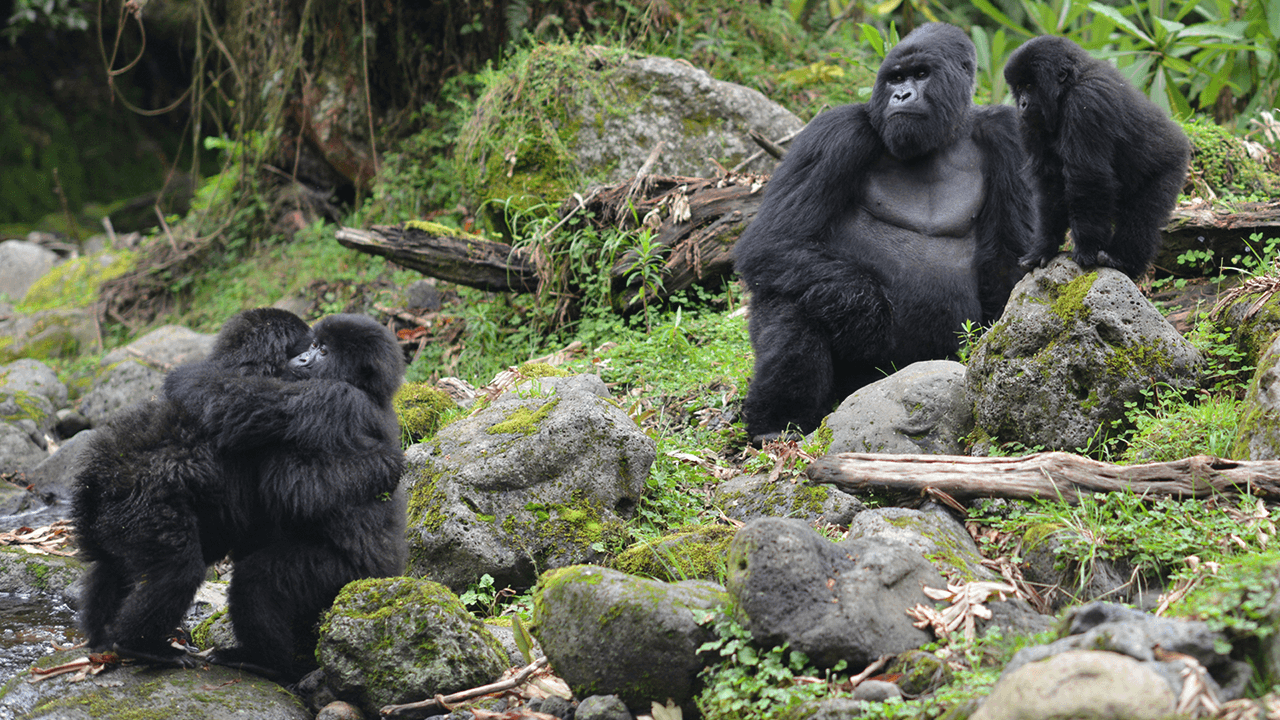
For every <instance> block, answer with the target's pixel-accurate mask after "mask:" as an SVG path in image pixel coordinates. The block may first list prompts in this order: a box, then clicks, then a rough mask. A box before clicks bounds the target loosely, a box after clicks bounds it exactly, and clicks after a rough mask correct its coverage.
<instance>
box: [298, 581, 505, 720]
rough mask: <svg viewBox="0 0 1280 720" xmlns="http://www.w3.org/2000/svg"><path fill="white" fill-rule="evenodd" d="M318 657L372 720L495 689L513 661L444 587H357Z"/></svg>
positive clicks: (327, 630) (347, 595) (326, 624)
mask: <svg viewBox="0 0 1280 720" xmlns="http://www.w3.org/2000/svg"><path fill="white" fill-rule="evenodd" d="M316 657H317V658H318V659H319V661H320V666H321V669H323V670H324V674H325V679H326V682H327V683H328V685H329V686H330V687H332V688H333V690H334V691H335V692H336V693H337V695H338V697H339V698H341V699H344V700H348V701H350V702H352V703H355V704H356V705H357V706H359V707H360V709H361V710H363V711H364V712H366V713H369V714H370V716H371V717H377V716H378V711H379V709H380V708H381V707H382V706H384V705H396V704H402V703H409V702H416V701H418V700H423V699H425V698H429V697H433V696H434V695H436V694H441V695H448V694H450V693H455V692H459V691H461V690H467V689H469V688H473V687H478V686H480V685H485V684H487V683H491V682H494V681H495V680H497V679H498V677H499V676H500V675H502V672H503V671H504V670H506V669H507V654H506V652H505V651H504V650H503V649H502V646H501V645H500V644H499V643H498V641H497V640H495V639H494V637H493V635H491V634H489V631H488V630H487V629H485V626H484V624H483V623H481V622H480V621H479V620H477V619H476V618H475V616H473V615H472V614H471V613H469V612H467V610H466V608H464V607H463V606H462V602H461V601H459V600H458V598H457V596H456V595H454V594H453V593H451V592H449V590H448V588H445V587H444V586H443V585H440V584H439V583H434V582H431V581H428V580H418V579H415V578H404V577H400V578H380V579H373V580H358V581H356V582H353V583H350V584H348V585H347V586H346V587H344V588H343V589H342V592H340V593H338V597H337V599H336V600H334V603H333V608H332V609H331V610H329V612H328V613H326V614H325V616H324V618H323V620H322V621H321V627H320V643H319V645H318V646H317V648H316Z"/></svg>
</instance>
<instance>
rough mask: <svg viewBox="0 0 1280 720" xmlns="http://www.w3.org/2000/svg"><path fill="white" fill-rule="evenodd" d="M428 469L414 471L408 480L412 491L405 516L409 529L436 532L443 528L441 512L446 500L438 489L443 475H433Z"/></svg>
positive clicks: (437, 473) (436, 473) (442, 514)
mask: <svg viewBox="0 0 1280 720" xmlns="http://www.w3.org/2000/svg"><path fill="white" fill-rule="evenodd" d="M429 467H430V466H428V468H429ZM428 468H423V469H421V470H417V471H415V472H414V473H413V475H412V476H411V477H410V479H409V481H410V487H411V488H412V489H411V490H410V491H409V503H408V508H407V510H406V514H407V517H408V519H409V526H410V527H415V528H421V529H422V530H423V531H424V532H437V531H438V530H440V528H442V527H444V520H445V518H444V513H443V512H441V510H442V509H443V507H444V503H445V500H446V499H447V498H446V497H445V494H444V491H443V490H442V489H441V488H440V478H441V477H442V476H443V475H444V473H442V472H435V473H433V472H431V471H430V470H429V469H428Z"/></svg>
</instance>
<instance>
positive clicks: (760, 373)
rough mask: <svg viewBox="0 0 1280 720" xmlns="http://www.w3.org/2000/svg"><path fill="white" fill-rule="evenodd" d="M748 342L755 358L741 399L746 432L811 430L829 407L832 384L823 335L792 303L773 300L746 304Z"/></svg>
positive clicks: (758, 435)
mask: <svg viewBox="0 0 1280 720" xmlns="http://www.w3.org/2000/svg"><path fill="white" fill-rule="evenodd" d="M751 345H752V346H753V347H754V348H755V351H756V363H755V375H754V377H752V379H751V386H750V388H749V389H748V391H747V400H746V402H745V404H744V410H745V412H746V416H747V433H748V434H749V435H750V436H751V438H752V439H753V440H762V439H769V438H770V437H772V436H775V435H776V434H778V433H782V432H785V431H786V430H787V428H788V427H793V429H796V428H798V429H799V430H800V431H801V432H806V433H807V432H811V431H813V430H814V428H816V427H817V426H818V424H819V423H820V422H822V418H823V416H825V415H826V414H827V412H829V411H830V410H831V407H830V405H831V403H832V390H833V388H834V387H835V377H834V367H833V364H832V360H831V345H830V341H829V339H828V337H827V334H826V333H823V332H821V331H820V330H819V329H818V328H817V327H815V326H814V324H813V323H812V321H811V319H810V318H808V317H806V316H805V314H804V313H802V312H801V311H800V308H799V307H798V306H797V305H795V304H793V303H782V302H775V303H770V304H769V305H767V306H757V307H753V308H752V312H751Z"/></svg>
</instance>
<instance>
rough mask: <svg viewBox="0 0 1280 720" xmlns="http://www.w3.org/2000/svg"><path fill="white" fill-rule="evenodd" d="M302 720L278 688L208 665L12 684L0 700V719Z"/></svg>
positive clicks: (64, 655) (62, 659) (77, 653)
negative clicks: (191, 668)
mask: <svg viewBox="0 0 1280 720" xmlns="http://www.w3.org/2000/svg"><path fill="white" fill-rule="evenodd" d="M84 656H85V651H84V649H78V650H65V651H61V652H57V653H54V654H53V655H49V656H47V657H45V658H43V659H41V660H40V661H39V662H37V663H36V666H37V667H44V668H47V667H52V666H54V665H59V664H62V663H68V662H71V661H73V660H77V659H80V658H83V657H84ZM246 708H250V709H251V711H250V712H249V714H250V715H251V716H252V717H253V718H254V720H310V718H311V713H310V712H308V711H307V710H306V709H305V708H303V707H302V705H301V704H300V703H299V702H298V700H297V699H296V698H294V697H293V696H292V695H290V694H289V693H287V692H282V691H281V689H280V686H279V685H277V684H275V683H273V682H271V681H269V680H264V679H262V678H260V677H258V676H256V675H254V674H253V673H246V672H241V671H239V670H232V669H230V668H225V667H219V666H216V665H214V666H210V667H208V668H203V669H199V670H178V669H161V668H155V667H150V666H147V665H130V666H127V667H116V668H113V669H111V670H108V671H106V672H103V673H101V674H99V675H94V676H91V677H89V678H86V679H82V680H77V679H76V678H75V677H74V674H73V673H67V674H63V675H57V676H52V677H47V678H45V679H44V680H42V681H40V682H38V683H35V684H32V683H29V682H26V678H25V677H19V678H15V679H14V680H13V681H11V682H9V683H8V684H7V685H6V686H5V688H4V695H3V697H0V716H3V717H22V718H25V719H30V720H37V719H43V720H75V719H78V718H95V719H96V720H130V719H133V718H149V717H156V718H166V720H240V719H243V718H245V717H247V716H248V715H246V712H247V711H246Z"/></svg>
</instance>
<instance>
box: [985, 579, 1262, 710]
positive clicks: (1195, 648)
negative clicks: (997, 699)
mask: <svg viewBox="0 0 1280 720" xmlns="http://www.w3.org/2000/svg"><path fill="white" fill-rule="evenodd" d="M1066 620H1067V622H1066V627H1067V636H1066V637H1063V638H1061V639H1059V640H1055V641H1054V642H1052V643H1050V644H1048V645H1036V646H1032V647H1027V648H1023V649H1022V650H1019V651H1018V652H1017V654H1015V655H1014V656H1013V659H1012V660H1010V661H1009V664H1008V665H1006V666H1005V669H1004V673H1003V674H1002V675H1001V678H1002V679H1003V678H1004V677H1005V676H1008V675H1010V674H1011V673H1015V672H1017V671H1018V669H1019V668H1021V667H1023V666H1024V665H1028V664H1031V663H1036V662H1038V661H1040V660H1043V659H1044V658H1047V657H1052V656H1054V655H1059V654H1063V653H1070V652H1074V651H1077V650H1107V651H1111V652H1113V653H1120V654H1122V655H1125V656H1128V657H1130V658H1133V659H1134V660H1135V661H1139V662H1142V663H1143V664H1144V666H1145V667H1146V668H1148V669H1149V670H1150V671H1151V672H1154V673H1156V674H1157V675H1159V676H1160V677H1163V678H1164V679H1165V681H1166V683H1167V684H1168V686H1169V687H1170V688H1171V690H1172V692H1174V693H1176V694H1180V693H1181V692H1182V685H1183V670H1184V668H1185V664H1184V663H1183V662H1182V661H1181V660H1179V659H1177V658H1176V657H1175V658H1173V659H1169V660H1162V659H1161V658H1162V656H1161V654H1160V653H1161V652H1167V653H1176V654H1179V655H1186V656H1189V657H1191V658H1193V659H1194V661H1195V662H1196V663H1199V665H1201V666H1203V667H1204V668H1205V669H1206V670H1208V672H1209V676H1210V677H1207V678H1205V683H1206V685H1208V686H1209V688H1210V689H1211V690H1212V691H1213V692H1214V693H1215V694H1216V697H1217V699H1218V700H1223V701H1225V700H1234V699H1235V698H1237V697H1240V695H1241V694H1243V692H1244V690H1245V686H1246V684H1247V683H1248V681H1249V678H1250V676H1251V675H1252V670H1251V669H1250V667H1249V665H1248V663H1246V662H1244V661H1241V660H1233V659H1232V658H1231V657H1230V655H1227V654H1224V653H1222V652H1219V647H1230V645H1229V643H1228V642H1227V636H1226V635H1225V634H1224V633H1223V632H1220V631H1214V630H1211V629H1210V628H1209V625H1208V624H1207V623H1205V622H1202V621H1198V620H1175V619H1169V618H1162V617H1156V616H1154V615H1148V614H1147V613H1144V612H1141V611H1138V610H1133V609H1130V608H1127V607H1124V606H1123V605H1116V604H1114V603H1106V602H1092V603H1089V604H1088V605H1083V606H1081V607H1079V608H1077V609H1076V610H1074V611H1072V612H1071V613H1070V614H1068V616H1067V619H1066Z"/></svg>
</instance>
